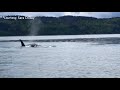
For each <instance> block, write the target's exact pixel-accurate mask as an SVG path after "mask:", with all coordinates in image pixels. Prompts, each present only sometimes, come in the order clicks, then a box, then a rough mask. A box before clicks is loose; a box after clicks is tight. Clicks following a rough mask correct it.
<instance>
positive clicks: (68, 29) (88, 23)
mask: <svg viewBox="0 0 120 90" xmlns="http://www.w3.org/2000/svg"><path fill="white" fill-rule="evenodd" d="M14 17H17V16H14ZM23 17H24V16H23ZM80 34H120V18H118V17H116V18H107V19H105V18H104V19H97V18H92V17H83V16H62V17H35V18H34V19H16V20H14V19H3V18H1V19H0V36H21V35H80Z"/></svg>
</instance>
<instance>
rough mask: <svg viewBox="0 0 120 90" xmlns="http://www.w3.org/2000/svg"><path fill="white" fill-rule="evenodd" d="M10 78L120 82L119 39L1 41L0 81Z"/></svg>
mask: <svg viewBox="0 0 120 90" xmlns="http://www.w3.org/2000/svg"><path fill="white" fill-rule="evenodd" d="M19 39H23V40H31V41H25V44H30V43H37V44H39V45H41V46H39V47H36V48H32V47H21V44H20V42H19V41H18V40H19ZM48 39H49V41H47V42H46V41H43V42H42V41H40V42H39V41H35V40H48ZM51 39H57V40H56V41H55V42H52V41H50V40H51ZM59 39H61V40H59ZM62 39H63V40H62ZM64 39H66V40H64ZM11 40H13V41H11ZM15 40H16V41H15ZM33 41H34V42H33ZM11 77H12V78H106V77H107V78H116V77H118V78H120V35H119V34H113V35H109V34H108V35H69V36H20V37H16V36H13V37H0V78H11Z"/></svg>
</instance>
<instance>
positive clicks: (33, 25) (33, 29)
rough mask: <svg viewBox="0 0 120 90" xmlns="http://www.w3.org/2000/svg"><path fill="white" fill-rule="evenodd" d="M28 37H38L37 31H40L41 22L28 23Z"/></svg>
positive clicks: (35, 20) (38, 20)
mask: <svg viewBox="0 0 120 90" xmlns="http://www.w3.org/2000/svg"><path fill="white" fill-rule="evenodd" d="M30 24H31V26H30V34H29V35H30V36H36V35H38V32H39V30H40V29H41V25H42V21H41V20H40V19H36V18H35V19H34V20H32V21H30Z"/></svg>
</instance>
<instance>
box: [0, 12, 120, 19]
mask: <svg viewBox="0 0 120 90" xmlns="http://www.w3.org/2000/svg"><path fill="white" fill-rule="evenodd" d="M4 15H25V16H29V17H34V16H53V17H59V16H64V15H73V16H89V17H96V18H111V17H120V12H0V16H4Z"/></svg>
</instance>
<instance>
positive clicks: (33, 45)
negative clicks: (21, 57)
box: [19, 39, 38, 47]
mask: <svg viewBox="0 0 120 90" xmlns="http://www.w3.org/2000/svg"><path fill="white" fill-rule="evenodd" d="M19 40H20V42H21V46H22V47H25V46H29V47H37V46H38V45H37V44H28V45H25V44H24V42H23V41H22V40H21V39H19Z"/></svg>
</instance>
